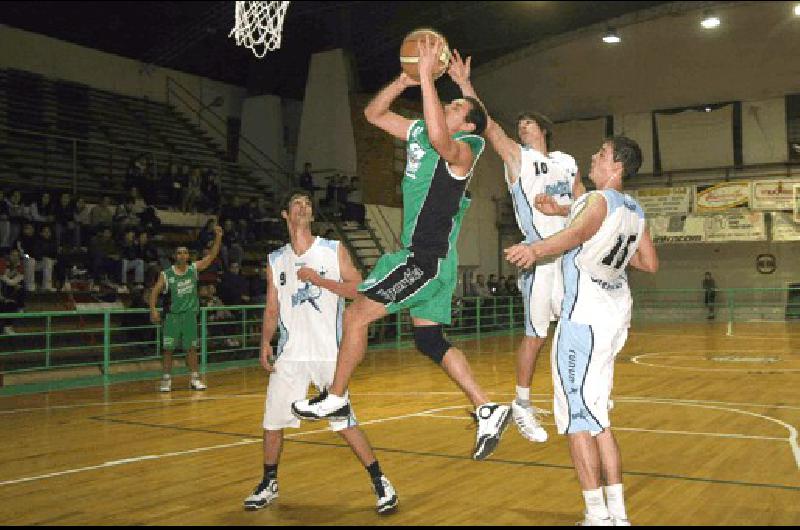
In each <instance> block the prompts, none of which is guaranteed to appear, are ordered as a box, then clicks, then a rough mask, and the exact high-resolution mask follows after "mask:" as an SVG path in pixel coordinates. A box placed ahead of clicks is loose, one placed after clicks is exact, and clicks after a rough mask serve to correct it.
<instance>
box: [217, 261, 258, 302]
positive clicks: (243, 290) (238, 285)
mask: <svg viewBox="0 0 800 530" xmlns="http://www.w3.org/2000/svg"><path fill="white" fill-rule="evenodd" d="M240 270H241V266H240V265H239V264H238V263H236V262H233V263H231V265H230V267H229V268H228V272H226V273H225V274H223V275H222V281H220V284H219V297H220V298H221V299H222V302H223V303H224V304H225V305H226V306H237V305H244V304H247V303H250V286H249V285H248V281H247V278H245V277H244V276H242V275H241V274H239V272H240Z"/></svg>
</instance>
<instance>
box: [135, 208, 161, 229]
mask: <svg viewBox="0 0 800 530" xmlns="http://www.w3.org/2000/svg"><path fill="white" fill-rule="evenodd" d="M139 221H140V222H141V224H140V225H139V226H140V228H141V229H142V230H144V231H146V232H147V233H149V234H160V233H161V219H159V218H158V213H156V209H155V208H154V207H153V206H148V207H147V208H145V209H144V212H142V215H140V216H139Z"/></svg>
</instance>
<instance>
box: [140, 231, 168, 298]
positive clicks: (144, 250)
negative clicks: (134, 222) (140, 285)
mask: <svg viewBox="0 0 800 530" xmlns="http://www.w3.org/2000/svg"><path fill="white" fill-rule="evenodd" d="M136 253H137V255H138V256H139V257H140V258H141V259H142V261H144V266H145V277H146V278H147V279H148V281H147V285H150V286H152V285H153V283H154V282H155V280H153V282H150V281H149V278H150V277H151V275H152V274H153V271H155V274H156V275H158V272H159V271H160V270H162V269H166V268H167V267H169V260H164V262H162V261H161V259H160V258H159V255H158V249H156V247H155V245H153V244H152V243H151V242H150V235H149V234H148V233H147V232H144V231H143V232H139V236H138V237H137V240H136Z"/></svg>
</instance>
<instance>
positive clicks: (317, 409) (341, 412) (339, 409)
mask: <svg viewBox="0 0 800 530" xmlns="http://www.w3.org/2000/svg"><path fill="white" fill-rule="evenodd" d="M292 413H293V414H294V415H295V416H296V417H298V418H299V419H301V420H324V419H326V420H344V419H347V418H349V417H350V400H349V399H348V398H347V395H346V394H345V396H344V397H339V396H336V395H333V394H328V391H327V390H324V391H323V392H322V393H321V394H320V395H318V396H317V397H315V398H312V399H302V400H300V401H295V402H294V403H292Z"/></svg>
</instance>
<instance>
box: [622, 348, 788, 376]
mask: <svg viewBox="0 0 800 530" xmlns="http://www.w3.org/2000/svg"><path fill="white" fill-rule="evenodd" d="M671 353H685V352H653V353H642V354H639V355H636V356H634V357H631V362H632V363H634V364H638V365H639V366H649V367H651V368H670V369H672V370H685V371H690V372H734V373H740V374H753V375H755V374H760V375H777V374H784V373H794V372H800V368H767V367H765V368H763V369H761V368H700V367H698V368H695V367H690V366H673V365H671V364H652V363H646V362H641V361H640V360H639V359H643V358H645V357H656V356H669V355H670V354H671ZM728 353H755V352H754V351H753V350H750V351H742V350H739V351H736V352H728ZM696 358H697V359H701V357H700V356H697V357H696Z"/></svg>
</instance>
